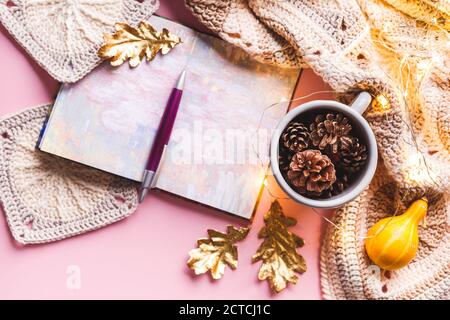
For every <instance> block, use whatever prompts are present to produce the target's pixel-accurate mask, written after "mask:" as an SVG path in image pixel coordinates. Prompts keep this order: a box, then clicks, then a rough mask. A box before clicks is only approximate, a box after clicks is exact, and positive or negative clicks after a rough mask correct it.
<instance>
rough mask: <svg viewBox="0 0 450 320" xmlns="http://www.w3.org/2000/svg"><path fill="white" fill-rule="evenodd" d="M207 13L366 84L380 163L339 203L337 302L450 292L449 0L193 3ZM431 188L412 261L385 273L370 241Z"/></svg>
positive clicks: (254, 44)
mask: <svg viewBox="0 0 450 320" xmlns="http://www.w3.org/2000/svg"><path fill="white" fill-rule="evenodd" d="M186 5H187V6H188V7H189V8H190V9H191V10H192V12H193V13H194V15H196V16H197V17H198V18H199V20H200V21H201V22H203V23H204V24H205V25H206V26H208V27H209V28H210V29H211V30H213V31H215V32H217V33H218V34H219V35H220V36H221V37H222V38H224V39H225V40H227V41H229V42H231V43H233V44H235V45H237V46H239V47H241V48H242V49H243V50H245V51H247V52H248V53H250V54H252V55H253V56H254V57H255V58H256V59H259V60H261V61H264V62H268V63H275V64H279V65H282V66H285V67H302V66H305V65H308V66H309V67H311V68H312V69H313V70H314V71H315V72H316V73H317V74H319V75H320V76H321V77H322V78H323V79H324V80H325V81H326V82H328V83H329V84H330V86H331V87H332V88H333V89H334V90H336V92H337V93H338V97H339V98H340V99H342V100H344V101H345V102H346V101H348V100H349V99H351V98H352V97H353V96H354V95H355V92H357V91H360V90H367V91H369V92H371V93H372V94H373V96H374V97H377V98H378V99H379V100H378V101H385V102H387V103H382V104H380V103H378V104H372V108H371V109H369V110H368V111H367V112H366V114H365V117H366V119H367V120H368V121H369V123H370V125H371V127H372V129H373V131H374V133H375V135H376V138H377V143H378V148H379V154H380V158H381V159H380V161H379V167H378V169H377V173H376V176H375V178H374V180H373V182H372V183H371V185H370V186H369V188H368V190H366V191H365V192H364V193H362V194H361V195H360V196H359V197H358V198H357V199H356V200H355V201H353V202H351V203H349V204H348V205H345V206H344V207H342V208H340V209H339V210H337V212H336V214H335V215H334V218H333V220H334V223H335V224H336V225H337V226H338V227H339V229H336V228H334V227H332V226H330V227H328V229H327V232H326V235H325V237H324V241H323V246H322V253H321V284H322V289H323V296H324V297H325V298H327V299H367V298H368V299H412V298H419V299H420V298H422V299H438V298H441V299H442V298H446V297H447V296H448V295H449V293H450V236H449V227H448V225H449V221H450V205H449V193H448V190H449V184H450V176H449V172H450V170H449V169H450V163H449V162H450V157H449V150H450V139H449V137H450V121H449V112H448V102H449V101H450V81H449V75H450V61H449V59H448V58H449V52H448V50H449V46H448V30H449V29H450V28H449V12H450V10H449V9H450V5H449V2H448V1H446V0H435V1H428V0H423V1H409V0H386V1H381V0H358V1H357V0H285V1H279V0H186ZM422 196H427V197H428V198H429V199H430V200H431V201H430V208H429V212H428V215H427V225H426V226H421V227H420V230H419V237H420V247H419V251H418V254H417V256H416V258H415V259H414V260H413V262H412V263H410V264H409V265H408V266H407V267H405V268H403V269H401V270H399V271H396V272H392V273H389V274H387V275H385V276H384V277H383V278H381V277H380V272H379V270H378V269H377V268H376V267H375V266H373V265H371V264H370V261H369V260H368V258H367V256H366V254H365V252H364V247H363V240H362V238H363V237H364V235H365V234H366V231H367V229H368V228H370V227H371V226H372V225H373V224H374V223H375V222H376V221H377V220H379V219H380V218H382V217H385V216H388V215H391V214H394V213H395V212H402V211H403V210H404V209H405V208H406V207H407V206H408V205H409V204H410V203H411V201H413V200H415V199H418V198H420V197H422Z"/></svg>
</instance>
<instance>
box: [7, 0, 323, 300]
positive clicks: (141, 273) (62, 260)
mask: <svg viewBox="0 0 450 320" xmlns="http://www.w3.org/2000/svg"><path fill="white" fill-rule="evenodd" d="M183 2H184V1H182V0H176V1H167V0H161V8H160V10H159V12H158V13H159V14H161V15H163V16H166V17H169V18H172V19H175V20H177V21H179V22H182V23H184V24H187V25H190V26H192V27H195V28H197V29H200V30H203V31H204V30H205V29H204V28H202V26H201V25H199V23H198V22H197V21H196V20H195V18H193V17H192V16H191V15H190V13H189V11H188V10H187V9H185V8H184V6H183ZM0 48H1V50H0V70H1V73H0V116H3V115H5V114H7V113H11V112H18V111H20V110H22V109H23V108H25V107H30V106H34V105H38V104H42V103H48V102H50V101H52V100H53V98H54V96H55V94H56V92H57V88H58V83H57V82H56V81H55V80H53V79H52V78H51V77H50V76H49V75H47V73H46V72H45V71H44V70H42V69H41V68H40V67H39V66H38V65H37V64H36V63H35V62H34V61H33V60H32V59H31V58H29V57H28V55H27V54H26V53H25V51H24V50H23V49H22V48H21V47H20V46H19V45H17V44H16V43H15V42H14V41H13V39H12V38H11V37H10V36H9V35H8V33H7V32H6V31H5V29H4V28H3V27H1V26H0ZM299 88H301V90H300V89H298V90H297V91H298V92H297V96H304V95H307V94H308V93H311V92H315V91H320V90H329V88H328V87H327V86H326V85H325V84H324V83H323V82H322V80H321V79H320V78H318V77H317V76H316V75H314V74H313V73H312V72H311V71H310V70H304V71H303V74H302V78H301V83H300V85H299ZM329 97H330V95H329V94H322V95H321V94H317V95H314V96H312V97H310V98H308V99H303V100H301V101H299V102H296V103H295V105H298V104H300V103H303V102H306V101H308V100H312V99H318V98H329ZM269 188H270V189H271V191H272V193H274V194H276V195H280V196H281V197H284V195H283V194H282V192H281V191H280V190H279V188H278V187H277V186H276V183H275V182H274V181H270V185H269ZM270 201H271V197H270V196H269V194H268V193H267V192H264V194H263V199H262V201H261V203H260V205H259V208H258V210H257V213H256V217H255V219H254V221H253V225H252V230H251V232H250V234H249V236H248V237H247V239H246V240H244V241H243V242H241V243H240V244H239V268H238V269H237V270H235V271H232V270H230V269H227V270H226V273H225V276H224V277H223V278H222V279H221V280H219V281H214V280H211V278H210V277H209V275H201V276H198V277H197V276H194V275H193V272H192V271H191V270H190V269H188V268H187V267H186V261H187V259H188V255H187V253H188V251H189V250H191V249H192V248H194V247H195V245H196V243H195V241H196V239H197V238H199V237H203V236H206V230H207V229H208V228H216V229H218V230H225V228H226V226H227V224H234V225H245V223H244V222H243V221H242V220H239V219H237V218H233V217H229V216H226V215H224V214H221V213H218V212H216V211H214V210H211V209H206V208H203V207H200V206H198V205H195V204H192V203H189V202H186V201H183V200H181V199H177V198H175V197H172V196H170V195H166V194H162V193H152V194H151V195H149V196H148V197H147V198H146V200H145V202H144V203H143V204H142V205H141V206H140V207H139V209H138V210H137V211H136V212H135V213H134V214H133V215H132V216H130V217H129V218H127V219H125V220H123V221H120V222H118V223H115V224H113V225H111V226H108V227H106V228H103V229H101V230H98V231H94V232H91V233H87V234H84V235H81V236H77V237H74V238H70V239H67V240H63V241H60V242H56V243H51V244H46V245H33V246H25V247H24V246H21V245H19V244H17V243H16V242H15V241H14V240H13V238H12V237H11V235H10V233H9V230H8V226H7V223H6V220H5V217H4V215H3V214H1V215H0V266H1V267H0V298H2V299H13V298H25V299H29V298H33V299H47V298H53V299H71V298H72V299H90V298H98V299H101V298H106V299H107V298H112V299H133V298H134V299H320V298H321V294H320V282H319V250H320V242H321V235H322V234H323V230H324V228H325V224H326V222H325V221H324V220H323V219H322V218H321V217H320V216H319V215H318V214H316V213H315V212H313V211H312V210H311V209H309V208H306V207H303V206H301V205H299V204H296V203H294V202H293V201H291V200H281V205H282V206H283V208H284V210H285V213H286V214H287V215H290V216H293V217H295V218H297V220H298V224H297V226H295V227H293V228H292V230H293V231H295V232H296V233H297V234H298V235H300V236H302V237H303V238H304V239H305V242H306V245H305V246H304V247H303V248H301V249H300V250H299V252H300V253H301V254H302V255H303V256H304V257H305V259H306V261H307V264H308V271H307V272H306V273H305V274H303V275H301V276H300V279H299V282H298V284H297V285H295V286H292V285H289V287H288V288H287V289H286V290H285V291H283V292H281V293H279V294H277V295H274V294H272V293H271V291H270V289H269V286H268V283H267V282H265V281H264V282H261V281H259V280H258V279H257V274H258V269H259V266H260V263H255V264H251V262H250V259H251V256H252V255H253V253H254V252H255V251H256V250H257V248H258V246H259V244H260V240H258V239H257V232H258V230H259V229H260V228H261V226H262V224H263V221H262V217H263V214H264V212H265V211H267V209H268V208H269V205H270ZM330 213H331V212H327V213H326V214H330ZM72 265H76V266H78V267H79V268H80V271H81V287H80V288H79V289H69V288H67V285H66V281H67V278H68V275H67V273H66V272H67V269H68V267H69V266H72Z"/></svg>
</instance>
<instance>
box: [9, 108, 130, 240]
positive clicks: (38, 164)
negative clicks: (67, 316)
mask: <svg viewBox="0 0 450 320" xmlns="http://www.w3.org/2000/svg"><path fill="white" fill-rule="evenodd" d="M48 108H49V106H38V107H34V108H31V109H27V110H25V111H22V112H20V113H18V114H16V115H12V116H8V117H6V118H3V119H0V201H1V204H2V207H3V211H4V212H5V214H6V217H7V221H8V225H9V227H10V230H11V233H12V235H13V237H14V238H15V239H16V240H17V241H18V242H20V243H22V244H30V243H44V242H50V241H55V240H60V239H63V238H66V237H69V236H74V235H77V234H80V233H84V232H87V231H90V230H94V229H98V228H100V227H103V226H106V225H108V224H111V223H113V222H115V221H118V220H120V219H123V218H125V217H126V216H128V215H129V214H131V213H132V212H134V211H135V210H136V208H137V203H138V202H137V192H136V186H135V184H134V183H132V182H129V181H127V180H125V179H122V178H119V177H116V176H113V175H110V174H108V173H104V172H101V171H99V170H96V169H92V168H89V167H86V166H84V165H81V164H77V163H74V162H71V161H69V160H65V159H62V158H59V157H55V156H52V155H49V154H46V153H43V152H41V151H38V150H37V149H36V148H35V146H36V141H37V139H38V137H39V132H40V130H41V128H42V125H43V122H44V120H45V118H46V115H47V111H48Z"/></svg>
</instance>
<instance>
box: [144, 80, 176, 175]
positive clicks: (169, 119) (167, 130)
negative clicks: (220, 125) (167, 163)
mask: <svg viewBox="0 0 450 320" xmlns="http://www.w3.org/2000/svg"><path fill="white" fill-rule="evenodd" d="M182 95H183V91H182V90H180V89H177V88H174V89H173V90H172V93H171V95H170V98H169V101H168V103H167V106H166V109H165V110H164V114H163V116H162V118H161V122H160V123H159V128H158V131H157V132H156V136H155V139H154V140H153V141H154V142H153V145H152V148H151V151H150V156H149V158H148V162H147V166H146V170H148V171H154V172H156V170H157V169H158V166H159V162H160V161H161V157H162V154H163V151H164V147H165V146H166V145H167V144H168V143H169V139H170V135H171V133H172V129H173V126H174V124H175V118H176V116H177V113H178V107H179V106H180V101H181V96H182Z"/></svg>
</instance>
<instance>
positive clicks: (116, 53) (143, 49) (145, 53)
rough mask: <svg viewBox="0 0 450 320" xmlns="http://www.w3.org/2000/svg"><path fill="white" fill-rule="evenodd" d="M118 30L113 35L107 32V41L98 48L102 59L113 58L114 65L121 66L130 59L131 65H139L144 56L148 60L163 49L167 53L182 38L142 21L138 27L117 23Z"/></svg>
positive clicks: (105, 37)
mask: <svg viewBox="0 0 450 320" xmlns="http://www.w3.org/2000/svg"><path fill="white" fill-rule="evenodd" d="M115 27H116V32H115V33H114V34H112V35H110V34H105V35H104V39H105V43H104V44H103V46H102V47H101V48H100V49H99V50H98V55H99V56H100V57H101V58H102V59H111V65H112V66H119V65H121V64H122V63H124V62H125V61H126V60H127V59H129V61H128V63H129V64H130V66H131V67H136V66H138V65H139V64H140V63H141V61H142V59H143V58H144V57H146V58H147V60H148V61H151V60H153V59H154V58H155V56H156V54H157V53H158V52H159V51H161V53H162V54H167V53H168V52H169V51H170V50H171V49H173V48H174V47H175V46H176V45H177V44H179V43H181V39H180V38H179V37H178V36H175V35H173V34H171V33H170V32H169V30H167V29H165V28H164V29H162V31H161V32H158V31H157V30H156V29H155V28H153V27H152V26H151V25H150V24H148V23H146V22H143V21H141V22H140V23H139V25H138V27H137V28H133V27H131V26H129V25H127V24H126V23H116V24H115Z"/></svg>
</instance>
